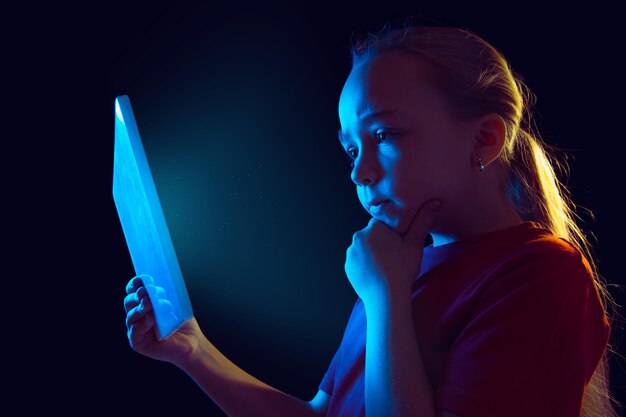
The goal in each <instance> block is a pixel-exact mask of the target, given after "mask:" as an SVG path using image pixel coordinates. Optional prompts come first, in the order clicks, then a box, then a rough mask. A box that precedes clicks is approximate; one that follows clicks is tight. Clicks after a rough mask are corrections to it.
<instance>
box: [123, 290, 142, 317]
mask: <svg viewBox="0 0 626 417" xmlns="http://www.w3.org/2000/svg"><path fill="white" fill-rule="evenodd" d="M147 296H148V291H147V290H146V288H145V287H143V286H142V287H139V289H138V290H137V291H136V292H132V293H130V294H128V295H127V296H126V297H124V310H125V311H126V313H128V312H129V311H130V310H131V309H132V308H133V307H135V306H137V305H138V304H139V303H140V302H141V299H142V298H147Z"/></svg>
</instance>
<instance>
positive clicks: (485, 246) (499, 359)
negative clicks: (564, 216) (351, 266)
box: [319, 221, 610, 417]
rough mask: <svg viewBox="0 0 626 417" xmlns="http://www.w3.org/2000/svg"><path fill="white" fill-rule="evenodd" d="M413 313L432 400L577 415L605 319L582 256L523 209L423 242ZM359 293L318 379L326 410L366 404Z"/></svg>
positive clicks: (477, 416)
mask: <svg viewBox="0 0 626 417" xmlns="http://www.w3.org/2000/svg"><path fill="white" fill-rule="evenodd" d="M412 306H413V323H414V328H415V336H416V337H417V340H418V344H419V348H420V351H421V355H422V360H423V362H424V366H425V368H426V372H427V374H428V378H429V380H430V383H431V386H432V387H433V391H434V394H435V398H434V400H435V407H436V408H443V409H447V410H449V411H451V412H453V413H455V414H457V415H459V416H462V417H485V416H490V417H505V416H506V417H517V416H519V417H529V416H551V417H556V416H563V417H579V416H580V412H581V406H582V399H583V394H584V391H585V388H586V386H587V384H588V382H589V380H590V378H591V375H592V373H593V371H594V370H595V368H596V366H597V365H598V363H599V361H600V359H601V356H602V354H603V352H604V350H605V348H606V346H607V343H608V340H609V335H610V327H609V322H608V319H607V317H606V315H605V312H604V305H603V303H602V300H601V298H600V295H599V293H598V290H597V287H596V285H595V283H594V282H593V279H592V272H591V269H590V266H589V263H588V261H587V260H586V259H585V258H584V257H583V256H582V254H581V252H580V251H578V250H577V249H576V248H575V247H574V246H573V245H572V244H570V243H569V242H567V241H566V240H564V239H562V238H559V237H556V236H555V235H553V234H552V233H551V232H550V231H549V230H546V229H544V228H542V227H541V225H540V224H539V223H536V222H532V221H527V222H524V223H521V224H519V225H516V226H513V227H509V228H506V229H501V230H496V231H493V232H490V233H486V234H483V235H481V236H477V237H474V238H472V239H467V240H463V241H457V242H452V243H448V244H446V245H441V246H437V247H433V246H432V245H430V246H427V247H425V248H424V256H423V260H422V269H421V271H420V274H419V276H418V277H417V279H416V280H415V282H414V283H413V290H412ZM365 332H366V320H365V310H364V306H363V302H362V301H361V299H360V298H358V297H357V300H356V302H355V304H354V308H353V310H352V314H351V315H350V319H349V320H348V323H347V326H346V329H345V333H344V335H343V339H342V341H341V344H340V346H339V348H338V349H337V351H336V353H335V355H334V357H333V359H332V361H331V363H330V366H329V367H328V370H327V371H326V374H325V375H324V378H323V379H322V381H321V383H320V385H319V389H321V390H323V391H325V392H326V393H328V394H330V395H331V399H330V404H329V409H328V416H329V417H339V416H342V417H343V416H346V417H347V416H364V415H365V404H364V393H365V386H364V376H365V374H364V368H365V341H366V333H365Z"/></svg>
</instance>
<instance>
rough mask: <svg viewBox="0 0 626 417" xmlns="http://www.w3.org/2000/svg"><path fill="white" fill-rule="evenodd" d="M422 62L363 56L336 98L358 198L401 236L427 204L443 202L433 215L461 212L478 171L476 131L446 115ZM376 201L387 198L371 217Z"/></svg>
mask: <svg viewBox="0 0 626 417" xmlns="http://www.w3.org/2000/svg"><path fill="white" fill-rule="evenodd" d="M423 65H424V64H423V63H422V62H421V61H419V60H418V59H417V58H416V57H414V56H411V55H408V54H404V53H397V52H392V53H386V54H383V55H379V56H376V57H373V58H369V59H367V60H366V61H364V62H362V63H360V64H359V65H357V66H356V67H354V68H353V69H352V72H351V73H350V75H349V76H348V79H347V80H346V83H345V85H344V87H343V90H342V92H341V96H340V100H339V119H340V123H341V127H342V128H341V131H340V132H339V136H340V141H341V144H342V147H343V148H344V150H345V151H346V152H347V153H348V155H349V156H350V157H351V158H353V159H354V167H353V168H352V173H351V178H352V180H353V181H354V183H355V184H356V186H357V194H358V197H359V200H360V201H361V204H362V205H363V207H364V208H365V210H367V211H368V212H369V213H370V214H371V215H372V216H373V217H375V218H377V219H379V220H381V221H383V222H384V223H385V224H387V225H388V226H389V227H391V228H393V229H394V230H395V231H396V232H397V233H400V234H404V233H405V232H406V230H407V229H408V226H409V224H410V222H411V220H412V219H413V216H414V215H415V213H416V212H417V211H418V209H419V208H420V207H421V206H422V204H424V203H425V202H426V201H427V200H430V199H435V198H436V199H439V200H441V201H442V203H443V206H442V208H441V210H440V217H441V216H449V217H450V214H451V213H455V212H456V213H458V212H460V211H459V210H463V209H464V207H465V204H466V203H465V202H466V201H471V200H468V199H471V198H472V195H471V190H472V185H471V182H472V177H473V176H476V173H475V172H476V170H477V168H476V167H474V166H473V165H475V162H476V161H475V158H472V156H473V155H472V146H473V141H472V140H471V139H472V136H473V133H474V130H473V129H474V128H475V126H474V125H471V124H469V123H467V124H461V123H458V122H454V121H453V120H451V119H450V118H449V117H448V114H447V111H446V109H445V107H444V106H445V102H444V98H443V96H442V95H441V93H439V91H438V90H436V89H435V88H434V87H433V86H432V85H431V84H430V83H429V82H428V81H427V80H426V78H425V77H423V75H424V74H425V72H424V69H425V67H424V66H423ZM379 112H385V113H381V114H379ZM379 199H388V200H389V201H388V202H387V203H385V204H384V206H383V208H382V210H380V211H379V212H376V211H374V210H372V208H371V206H370V203H371V202H372V201H373V200H379ZM438 221H439V222H441V221H444V222H445V219H444V218H439V219H436V220H435V222H438Z"/></svg>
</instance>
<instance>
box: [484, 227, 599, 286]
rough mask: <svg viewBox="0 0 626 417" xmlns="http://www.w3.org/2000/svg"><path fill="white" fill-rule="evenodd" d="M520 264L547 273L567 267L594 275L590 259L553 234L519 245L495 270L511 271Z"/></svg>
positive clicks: (497, 272) (583, 273)
mask: <svg viewBox="0 0 626 417" xmlns="http://www.w3.org/2000/svg"><path fill="white" fill-rule="evenodd" d="M520 266H526V267H528V268H533V269H537V270H540V271H542V272H544V273H546V274H550V272H553V271H557V270H562V269H563V267H567V268H569V269H575V270H577V271H578V272H580V274H581V275H586V276H588V277H591V276H593V272H592V269H591V266H590V264H589V262H588V260H587V259H586V258H585V256H584V255H583V254H582V252H581V251H580V250H579V249H578V247H577V246H575V245H574V244H573V243H571V242H569V241H568V240H566V239H563V238H561V237H558V236H556V235H553V234H543V235H540V236H538V237H537V238H536V239H533V240H530V241H528V242H525V243H524V244H522V245H520V246H518V247H517V248H516V249H515V250H514V251H513V252H511V253H509V254H507V256H505V257H503V258H502V259H500V261H499V262H498V263H497V265H495V267H494V270H493V272H495V273H496V274H499V273H502V272H511V271H512V270H515V269H516V268H519V267H520Z"/></svg>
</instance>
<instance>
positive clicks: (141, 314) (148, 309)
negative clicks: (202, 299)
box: [124, 275, 204, 365]
mask: <svg viewBox="0 0 626 417" xmlns="http://www.w3.org/2000/svg"><path fill="white" fill-rule="evenodd" d="M142 278H144V279H145V280H148V281H149V282H150V281H153V279H152V277H150V276H147V275H141V276H136V277H133V278H132V279H131V280H130V281H129V282H128V284H127V285H126V294H127V296H126V297H125V298H124V310H126V328H127V329H128V332H127V336H128V341H129V342H130V346H131V347H132V348H133V350H135V351H136V352H139V353H141V354H142V355H145V356H148V357H150V358H153V359H158V360H161V361H165V362H170V363H173V364H175V365H177V364H180V363H182V361H187V360H189V358H191V357H192V356H193V354H194V353H195V352H196V350H197V348H198V345H199V344H200V340H201V339H202V338H203V337H204V335H203V334H202V331H201V330H200V327H199V326H198V322H197V321H196V318H195V317H192V318H191V319H189V320H187V321H186V322H185V323H184V324H183V325H182V326H181V327H180V328H179V329H178V330H176V331H175V332H174V333H172V334H171V335H170V336H169V337H168V338H167V339H165V340H161V341H159V340H158V339H157V336H156V333H155V329H154V326H155V322H154V311H153V310H152V304H151V301H150V298H149V297H148V291H147V290H146V287H145V286H144V282H143V280H142ZM159 290H160V291H163V290H162V289H159Z"/></svg>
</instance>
